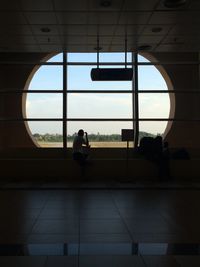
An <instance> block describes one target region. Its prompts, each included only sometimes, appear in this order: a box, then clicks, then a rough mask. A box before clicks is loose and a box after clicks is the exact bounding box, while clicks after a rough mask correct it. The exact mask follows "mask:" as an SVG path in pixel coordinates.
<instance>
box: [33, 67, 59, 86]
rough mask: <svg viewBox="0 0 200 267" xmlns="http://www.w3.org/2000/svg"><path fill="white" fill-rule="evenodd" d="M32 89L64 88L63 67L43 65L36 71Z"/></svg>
mask: <svg viewBox="0 0 200 267" xmlns="http://www.w3.org/2000/svg"><path fill="white" fill-rule="evenodd" d="M28 89H30V90H62V89H63V67H62V66H41V67H39V69H38V70H37V71H36V72H35V74H34V76H33V78H32V80H31V82H30V84H29V88H28Z"/></svg>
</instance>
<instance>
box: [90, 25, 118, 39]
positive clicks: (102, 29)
mask: <svg viewBox="0 0 200 267" xmlns="http://www.w3.org/2000/svg"><path fill="white" fill-rule="evenodd" d="M115 29H116V26H115V25H107V24H104V25H100V26H99V25H98V24H96V25H87V33H88V35H96V36H97V33H99V35H104V36H109V35H111V36H112V35H113V34H114V33H115Z"/></svg>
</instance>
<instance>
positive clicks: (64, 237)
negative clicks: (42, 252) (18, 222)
mask: <svg viewBox="0 0 200 267" xmlns="http://www.w3.org/2000/svg"><path fill="white" fill-rule="evenodd" d="M78 241H79V236H78V234H77V235H75V234H74V235H73V234H30V235H28V237H27V241H26V243H34V244H39V243H41V244H48V243H49V244H52V243H53V244H54V243H78Z"/></svg>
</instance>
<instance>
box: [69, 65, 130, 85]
mask: <svg viewBox="0 0 200 267" xmlns="http://www.w3.org/2000/svg"><path fill="white" fill-rule="evenodd" d="M106 67H114V66H106ZM115 67H116V66H115ZM92 68H94V67H93V66H69V67H68V69H67V70H68V71H67V78H68V82H67V88H68V90H132V81H111V82H104V81H95V82H94V81H92V80H91V76H90V73H91V69H92Z"/></svg>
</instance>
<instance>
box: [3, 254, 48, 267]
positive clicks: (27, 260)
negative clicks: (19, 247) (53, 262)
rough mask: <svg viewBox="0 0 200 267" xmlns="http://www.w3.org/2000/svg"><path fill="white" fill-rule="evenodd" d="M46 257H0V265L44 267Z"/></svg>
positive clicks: (9, 266) (5, 266) (8, 266)
mask: <svg viewBox="0 0 200 267" xmlns="http://www.w3.org/2000/svg"><path fill="white" fill-rule="evenodd" d="M46 260H47V257H42V256H37V257H31V256H18V257H16V256H13V257H4V256H2V257H0V266H2V267H45V262H46Z"/></svg>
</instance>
